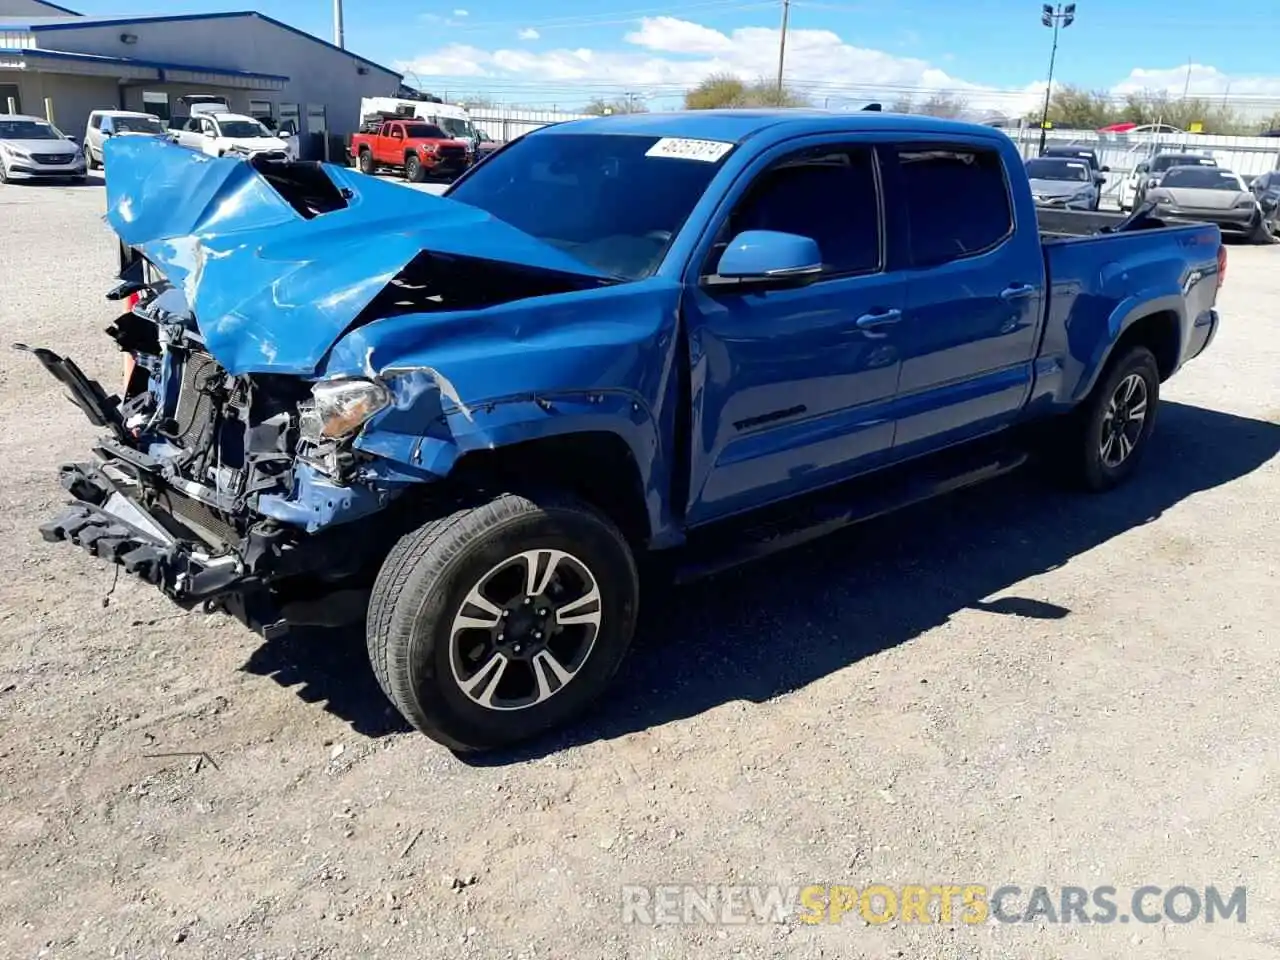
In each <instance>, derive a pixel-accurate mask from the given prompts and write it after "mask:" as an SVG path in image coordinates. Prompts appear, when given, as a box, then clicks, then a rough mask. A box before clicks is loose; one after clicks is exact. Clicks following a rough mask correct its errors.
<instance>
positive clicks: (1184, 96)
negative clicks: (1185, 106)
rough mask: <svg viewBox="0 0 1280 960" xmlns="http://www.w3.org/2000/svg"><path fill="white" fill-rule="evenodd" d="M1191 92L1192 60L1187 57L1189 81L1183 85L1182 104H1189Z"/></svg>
mask: <svg viewBox="0 0 1280 960" xmlns="http://www.w3.org/2000/svg"><path fill="white" fill-rule="evenodd" d="M1190 90H1191V58H1190V57H1187V79H1186V80H1185V81H1184V82H1183V84H1182V102H1183V103H1186V102H1187V93H1188V92H1189V91H1190Z"/></svg>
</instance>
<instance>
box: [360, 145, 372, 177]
mask: <svg viewBox="0 0 1280 960" xmlns="http://www.w3.org/2000/svg"><path fill="white" fill-rule="evenodd" d="M356 165H357V166H358V167H359V168H360V172H361V173H363V174H365V175H366V176H370V177H372V176H373V168H374V165H373V154H372V153H371V152H370V151H369V150H367V149H365V150H361V151H360V156H359V158H358V159H357V160H356Z"/></svg>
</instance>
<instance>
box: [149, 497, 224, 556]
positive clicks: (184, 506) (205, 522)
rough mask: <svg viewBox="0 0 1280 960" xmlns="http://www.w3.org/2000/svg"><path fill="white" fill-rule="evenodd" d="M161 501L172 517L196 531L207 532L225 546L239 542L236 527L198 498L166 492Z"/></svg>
mask: <svg viewBox="0 0 1280 960" xmlns="http://www.w3.org/2000/svg"><path fill="white" fill-rule="evenodd" d="M162 503H163V506H164V507H165V508H166V509H167V510H168V512H169V514H170V515H171V516H173V518H174V519H176V520H178V521H180V522H181V523H185V524H186V525H187V526H189V527H191V528H192V530H194V531H195V532H196V533H199V534H209V535H211V536H212V537H213V539H215V540H218V541H221V543H222V544H224V545H226V546H235V545H236V544H238V543H239V542H240V534H239V532H238V531H237V530H236V528H235V527H233V526H232V525H231V524H230V523H228V522H227V521H225V520H223V519H222V518H221V517H220V516H218V515H217V514H216V513H215V512H214V511H213V510H212V509H210V508H209V507H207V506H206V505H205V504H203V503H201V502H200V501H199V500H195V499H193V498H191V497H185V496H183V495H182V494H179V493H173V492H166V493H165V495H164V499H163V500H162Z"/></svg>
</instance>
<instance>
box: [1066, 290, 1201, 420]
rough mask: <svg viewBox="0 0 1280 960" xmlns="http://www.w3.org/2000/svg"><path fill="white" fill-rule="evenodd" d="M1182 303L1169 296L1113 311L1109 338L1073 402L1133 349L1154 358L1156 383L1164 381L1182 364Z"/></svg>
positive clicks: (1096, 353) (1083, 396)
mask: <svg viewBox="0 0 1280 960" xmlns="http://www.w3.org/2000/svg"><path fill="white" fill-rule="evenodd" d="M1183 314H1184V301H1183V299H1182V297H1181V296H1178V295H1170V296H1165V297H1159V298H1156V299H1144V300H1142V302H1140V303H1138V304H1134V305H1130V307H1129V309H1128V311H1127V312H1122V311H1117V312H1116V313H1115V314H1113V315H1112V319H1111V322H1110V323H1109V324H1108V326H1109V329H1110V331H1111V336H1109V337H1107V338H1106V339H1105V340H1104V342H1102V343H1100V344H1099V345H1098V350H1097V351H1096V352H1095V354H1094V356H1093V358H1092V360H1091V362H1090V364H1089V366H1088V369H1087V375H1086V376H1084V377H1082V378H1081V382H1080V385H1079V388H1078V389H1077V391H1076V397H1075V398H1076V400H1077V401H1079V400H1082V399H1083V398H1085V397H1087V396H1088V395H1089V394H1090V393H1091V392H1092V391H1093V389H1094V387H1095V386H1096V385H1097V383H1098V380H1099V379H1100V378H1101V376H1102V374H1103V371H1105V370H1106V369H1107V366H1108V365H1109V364H1110V363H1111V361H1112V359H1113V358H1115V357H1118V356H1121V355H1122V354H1123V352H1124V351H1125V350H1128V349H1129V348H1130V347H1133V346H1138V345H1141V346H1145V347H1147V349H1149V350H1150V351H1151V352H1152V353H1153V354H1154V355H1155V358H1156V365H1157V367H1158V368H1159V370H1160V380H1161V382H1164V381H1165V380H1168V379H1169V378H1170V377H1171V376H1173V374H1174V373H1175V372H1176V371H1177V369H1178V367H1179V366H1180V364H1181V362H1182V349H1183V341H1184V326H1185V320H1184V316H1183Z"/></svg>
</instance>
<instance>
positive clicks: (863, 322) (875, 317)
mask: <svg viewBox="0 0 1280 960" xmlns="http://www.w3.org/2000/svg"><path fill="white" fill-rule="evenodd" d="M901 319H902V311H901V310H877V311H875V312H873V313H864V314H863V315H862V316H860V317H859V318H858V319H857V320H855V321H854V325H855V326H857V328H858V329H859V330H866V331H868V332H870V331H874V330H875V329H876V328H877V327H888V326H891V325H893V324H895V323H897V322H898V321H899V320H901ZM878 336H881V337H883V336H884V334H883V333H881V334H878Z"/></svg>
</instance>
